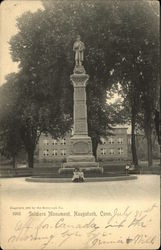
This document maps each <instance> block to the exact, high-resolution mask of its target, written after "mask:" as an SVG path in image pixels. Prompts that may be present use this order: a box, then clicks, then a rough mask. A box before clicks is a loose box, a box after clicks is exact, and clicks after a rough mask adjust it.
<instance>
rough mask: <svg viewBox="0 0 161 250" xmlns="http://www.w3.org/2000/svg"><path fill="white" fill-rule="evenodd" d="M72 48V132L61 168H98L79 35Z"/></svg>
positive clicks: (82, 44) (86, 77) (83, 48)
mask: <svg viewBox="0 0 161 250" xmlns="http://www.w3.org/2000/svg"><path fill="white" fill-rule="evenodd" d="M73 50H74V52H75V67H74V71H73V74H72V75H71V76H70V79H71V83H72V85H73V87H74V115H73V117H74V124H73V125H74V133H73V136H72V137H71V139H70V149H69V151H70V154H69V156H68V157H67V162H66V163H63V166H62V168H63V169H64V168H72V169H73V168H75V167H79V168H82V169H85V170H90V169H91V168H92V169H93V168H99V164H98V162H96V161H95V157H94V156H93V153H92V141H91V138H90V137H89V136H88V124H87V104H86V86H87V82H88V79H89V76H88V75H87V74H86V72H85V69H84V66H83V60H84V50H85V45H84V43H83V42H82V41H81V40H80V36H77V39H76V42H75V43H74V45H73ZM99 169H100V168H99ZM60 170H61V169H60Z"/></svg>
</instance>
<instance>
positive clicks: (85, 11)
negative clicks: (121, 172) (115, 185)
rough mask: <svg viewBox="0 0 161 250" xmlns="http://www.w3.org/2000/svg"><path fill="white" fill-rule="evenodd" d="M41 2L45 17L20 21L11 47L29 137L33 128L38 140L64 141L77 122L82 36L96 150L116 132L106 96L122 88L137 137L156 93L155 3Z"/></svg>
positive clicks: (28, 15) (36, 15) (25, 16)
mask: <svg viewBox="0 0 161 250" xmlns="http://www.w3.org/2000/svg"><path fill="white" fill-rule="evenodd" d="M42 2H43V5H44V10H38V11H37V12H36V13H31V12H27V13H25V14H23V15H22V16H21V17H19V18H18V22H17V26H18V28H19V32H18V34H17V35H15V36H14V37H13V38H12V39H11V41H10V45H11V54H12V57H13V60H14V61H16V62H19V67H20V69H21V71H20V72H21V76H20V82H21V84H22V92H21V94H22V93H23V94H22V96H23V100H24V96H25V98H26V101H23V105H22V106H23V107H24V108H23V112H22V113H23V115H24V117H23V121H24V123H23V124H24V125H23V127H24V128H26V126H27V128H28V131H30V129H31V128H32V129H33V131H32V133H35V131H39V130H40V131H46V132H49V131H50V132H51V133H53V134H55V133H56V134H57V132H56V131H57V130H58V127H60V131H59V133H58V134H59V136H60V135H62V134H63V133H64V131H66V130H67V129H68V128H69V126H68V125H67V127H66V126H64V125H66V123H64V122H62V121H67V124H70V119H71V117H72V111H73V110H72V109H73V108H72V103H73V97H72V96H73V95H72V86H71V85H70V82H69V75H70V74H71V73H72V70H73V68H74V55H73V52H72V45H73V42H74V40H75V37H76V35H77V34H78V33H79V34H80V35H81V36H82V40H83V41H84V42H85V45H86V50H85V62H84V64H85V69H86V70H87V73H88V74H89V75H90V80H89V86H88V89H87V100H88V124H89V135H90V136H91V137H92V141H93V145H94V144H95V145H96V146H97V144H98V142H99V141H100V136H102V135H105V134H106V135H107V134H108V132H109V131H108V130H109V129H110V127H109V124H112V123H113V122H114V120H115V118H116V116H114V115H113V117H111V119H112V121H111V120H110V119H109V117H110V115H108V114H109V111H110V108H109V109H108V106H107V104H106V90H109V89H110V88H111V86H112V84H113V83H117V82H120V84H121V86H122V89H123V93H124V100H125V101H124V105H127V106H128V107H129V110H130V112H131V118H130V119H131V120H132V124H133V136H134V133H135V125H136V122H137V117H138V114H139V113H142V115H143V117H144V118H145V122H144V124H148V123H146V121H147V117H148V116H147V111H146V112H145V108H144V107H145V106H146V103H147V100H148V98H147V97H149V96H150V95H151V94H152V92H149V91H151V88H149V87H148V86H150V83H151V81H152V80H153V85H152V86H153V87H152V89H155V80H156V74H157V68H156V67H155V65H156V64H157V57H155V55H156V54H154V53H153V51H154V50H155V48H158V47H157V46H158V42H157V40H156V37H157V36H158V17H157V16H156V14H155V13H154V9H152V8H151V6H150V5H149V3H148V1H138V0H136V1H129V0H127V1H126V0H125V1H110V0H109V1H105V0H102V1H98V0H88V1H81V0H77V1H73V0H71V1H65V0H64V1H61V0H55V1H45V0H44V1H42ZM151 60H152V61H153V64H154V67H152V65H151V63H150V62H151ZM151 75H152V76H151ZM145 90H146V91H145ZM147 92H148V94H147V97H145V96H146V93H147ZM144 93H145V94H144ZM151 96H152V95H151ZM140 98H141V99H140ZM140 100H142V101H141V105H140ZM150 100H151V99H150ZM148 102H149V103H151V101H148ZM152 102H153V101H152ZM21 103H22V102H21ZM28 103H31V105H30V106H29V107H28ZM150 105H151V104H150ZM117 107H118V106H117ZM115 109H116V113H118V112H117V108H116V106H115V107H113V109H112V110H113V111H114V110H115ZM143 110H144V111H143ZM152 110H153V108H150V112H151V111H152ZM96 111H97V112H96ZM124 114H126V112H125V113H124ZM31 116H32V117H31ZM46 116H47V118H46ZM40 120H41V121H40ZM117 120H119V119H118V118H117ZM35 121H36V122H35ZM68 122H69V123H68ZM148 126H151V125H150V124H149V125H148ZM40 128H41V129H40ZM55 130H56V131H55ZM63 130H64V131H63ZM23 133H24V132H23ZM133 138H134V137H133ZM133 141H134V142H135V140H133ZM33 147H34V146H33ZM94 151H95V150H94ZM134 151H135V145H134V143H133V152H134ZM134 158H136V157H134ZM135 160H136V159H135ZM136 162H137V161H136Z"/></svg>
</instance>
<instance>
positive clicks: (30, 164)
mask: <svg viewBox="0 0 161 250" xmlns="http://www.w3.org/2000/svg"><path fill="white" fill-rule="evenodd" d="M27 154H28V167H29V168H33V166H34V152H33V151H29V152H27Z"/></svg>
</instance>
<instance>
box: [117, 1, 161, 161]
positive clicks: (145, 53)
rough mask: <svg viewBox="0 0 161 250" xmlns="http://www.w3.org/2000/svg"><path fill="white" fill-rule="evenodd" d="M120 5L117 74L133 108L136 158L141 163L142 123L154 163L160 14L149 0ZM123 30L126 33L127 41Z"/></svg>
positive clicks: (133, 144) (127, 2)
mask: <svg viewBox="0 0 161 250" xmlns="http://www.w3.org/2000/svg"><path fill="white" fill-rule="evenodd" d="M153 7H155V11H156V10H157V9H158V10H159V5H158V3H157V2H155V3H154V6H153ZM119 8H120V9H119V17H118V19H119V20H120V23H122V22H123V23H124V25H121V26H120V30H119V32H118V34H117V36H118V37H117V38H118V39H117V40H116V44H115V46H116V47H117V46H119V48H120V50H119V52H120V62H118V63H117V64H116V65H115V68H114V76H113V77H114V78H115V79H120V80H119V82H120V83H121V85H122V88H123V91H124V95H125V102H124V104H125V105H128V106H129V108H130V113H131V124H132V154H133V161H134V163H135V164H136V165H137V155H136V146H135V127H136V125H139V126H140V127H142V128H143V129H144V131H145V134H146V137H147V143H148V162H149V166H151V165H152V143H151V135H152V129H153V124H152V123H153V121H152V117H153V113H154V109H155V99H156V96H157V95H156V89H157V84H158V72H159V69H158V65H159V64H158V62H159V60H158V59H159V58H158V57H159V53H158V52H159V51H158V50H159V41H158V39H159V18H158V15H157V14H156V12H155V11H154V8H152V6H151V5H150V4H149V2H148V1H133V2H129V1H122V3H121V5H119ZM127 20H128V21H127ZM129 25H130V27H129ZM121 34H124V39H126V42H125V40H123V39H122V35H121ZM140 118H141V119H140Z"/></svg>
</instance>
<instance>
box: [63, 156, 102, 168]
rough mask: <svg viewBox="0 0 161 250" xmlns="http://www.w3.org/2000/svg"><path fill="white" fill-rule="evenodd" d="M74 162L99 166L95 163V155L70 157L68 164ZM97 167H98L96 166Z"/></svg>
mask: <svg viewBox="0 0 161 250" xmlns="http://www.w3.org/2000/svg"><path fill="white" fill-rule="evenodd" d="M72 162H76V163H81V162H83V163H87V164H88V163H90V164H93V163H94V164H97V163H96V162H95V157H94V156H93V155H90V154H84V155H69V156H68V157H67V163H72ZM95 166H96V165H95Z"/></svg>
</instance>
